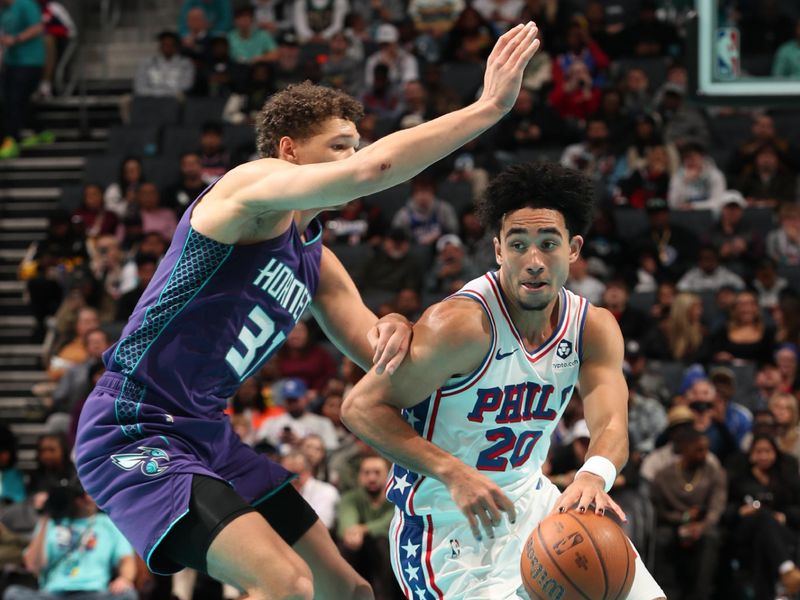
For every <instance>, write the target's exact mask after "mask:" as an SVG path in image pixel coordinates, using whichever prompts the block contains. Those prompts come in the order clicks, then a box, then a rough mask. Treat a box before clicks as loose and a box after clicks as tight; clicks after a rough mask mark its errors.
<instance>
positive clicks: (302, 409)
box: [256, 379, 338, 452]
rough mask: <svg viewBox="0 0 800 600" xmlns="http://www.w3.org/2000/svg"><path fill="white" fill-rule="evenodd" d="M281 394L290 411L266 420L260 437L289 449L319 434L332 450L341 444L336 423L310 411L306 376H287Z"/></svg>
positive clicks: (258, 435) (258, 437) (259, 438)
mask: <svg viewBox="0 0 800 600" xmlns="http://www.w3.org/2000/svg"><path fill="white" fill-rule="evenodd" d="M279 395H280V397H281V400H282V402H283V404H284V405H285V406H286V412H285V413H284V414H282V415H277V416H275V417H272V418H270V419H267V420H266V421H264V424H263V425H262V426H261V429H259V430H258V432H257V434H256V438H257V439H258V440H265V441H267V442H269V443H270V444H272V445H273V446H274V447H275V448H279V449H281V448H284V449H286V450H287V451H288V450H289V449H292V448H293V447H294V446H296V445H297V444H299V442H300V440H301V439H303V438H304V437H305V436H307V435H309V434H312V433H315V434H317V435H319V436H320V437H321V438H322V440H323V441H324V442H325V448H326V449H327V450H328V451H329V452H332V451H333V450H336V448H337V447H338V438H337V437H336V430H335V429H334V427H333V423H331V422H330V420H329V419H326V418H325V417H321V416H320V415H316V414H314V413H312V412H309V411H308V410H307V407H308V402H309V393H308V388H307V387H306V384H305V383H303V380H302V379H286V380H284V381H283V383H282V384H281V385H280V387H279Z"/></svg>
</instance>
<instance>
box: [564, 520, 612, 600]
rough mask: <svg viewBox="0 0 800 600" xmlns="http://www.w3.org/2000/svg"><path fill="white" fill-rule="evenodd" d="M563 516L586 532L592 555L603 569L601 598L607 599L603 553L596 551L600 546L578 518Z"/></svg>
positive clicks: (606, 578) (606, 580) (606, 572)
mask: <svg viewBox="0 0 800 600" xmlns="http://www.w3.org/2000/svg"><path fill="white" fill-rule="evenodd" d="M564 514H565V515H566V516H568V517H569V518H571V519H572V520H574V521H575V522H576V523H577V524H578V525H579V526H580V528H581V529H583V530H584V531H585V532H586V535H587V537H588V538H589V541H591V542H592V549H593V550H594V553H595V554H596V555H597V560H599V561H600V568H601V569H603V587H605V591H604V592H603V598H604V599H605V598H608V591H609V590H608V583H609V582H608V569H606V561H605V560H604V559H603V553H602V552H600V550H599V549H598V548H600V547H601V546H600V545H598V543H597V541H596V540H595V539H594V538H593V537H592V534H591V533H590V532H589V529H588V528H587V527H586V526H585V525H584V524H583V523H581V520H580V519H579V518H578V517H576V516H575V515H573V514H570V513H569V512H565V513H564Z"/></svg>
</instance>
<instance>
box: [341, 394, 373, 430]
mask: <svg viewBox="0 0 800 600" xmlns="http://www.w3.org/2000/svg"><path fill="white" fill-rule="evenodd" d="M367 404H368V402H367V398H366V396H365V395H364V393H363V392H362V391H361V390H358V389H357V388H356V389H353V390H352V391H351V392H350V393H349V394H348V395H347V397H346V398H345V399H344V402H342V412H341V419H342V423H344V425H345V427H347V428H348V429H349V430H350V431H352V432H353V433H354V434H356V435H357V436H359V437H362V435H363V433H364V432H365V427H368V426H369V409H368V406H367Z"/></svg>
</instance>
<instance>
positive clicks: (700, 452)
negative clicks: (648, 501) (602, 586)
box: [651, 430, 728, 600]
mask: <svg viewBox="0 0 800 600" xmlns="http://www.w3.org/2000/svg"><path fill="white" fill-rule="evenodd" d="M680 448H681V450H680V458H679V459H678V460H677V461H675V462H674V463H672V464H670V465H668V466H666V467H664V468H663V469H661V470H660V471H659V472H658V473H656V476H655V478H654V480H653V483H652V487H651V494H652V499H653V505H654V506H655V512H656V521H657V526H658V532H657V539H658V550H659V551H660V552H663V553H664V555H666V556H670V557H674V560H672V561H659V563H658V565H657V568H656V574H655V577H656V578H658V580H659V582H661V583H662V585H664V586H665V588H666V589H665V591H666V592H667V595H668V596H669V598H671V599H675V600H682V599H685V600H689V599H691V598H710V597H711V596H712V590H713V581H714V575H715V573H716V564H717V557H718V552H719V529H718V526H719V521H720V518H721V517H722V514H723V512H724V511H725V507H726V501H727V491H728V490H727V482H726V477H725V471H724V470H723V469H722V468H721V467H720V466H719V465H718V464H714V463H713V462H711V461H709V459H708V456H709V441H708V438H707V437H706V436H705V435H703V434H702V433H700V432H698V431H693V430H688V431H686V432H685V433H684V437H683V439H682V440H681V443H680ZM665 567H666V569H670V568H672V569H674V573H672V575H673V577H672V578H670V577H669V575H667V574H666V573H664V570H665ZM659 571H661V573H659ZM670 579H672V580H673V581H674V585H673V587H672V589H671V587H670V586H669V585H667V581H668V580H670ZM671 592H672V593H671Z"/></svg>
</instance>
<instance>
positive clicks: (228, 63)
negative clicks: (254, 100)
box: [191, 36, 248, 98]
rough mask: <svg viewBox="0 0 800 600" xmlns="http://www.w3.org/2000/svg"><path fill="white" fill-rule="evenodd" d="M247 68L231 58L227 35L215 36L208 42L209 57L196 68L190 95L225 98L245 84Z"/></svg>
mask: <svg viewBox="0 0 800 600" xmlns="http://www.w3.org/2000/svg"><path fill="white" fill-rule="evenodd" d="M247 74H248V68H247V67H246V66H245V65H242V64H239V63H237V62H235V61H234V60H233V58H232V57H231V52H230V43H229V42H228V38H227V37H222V36H215V37H213V38H211V41H210V42H209V57H208V61H207V62H206V63H203V64H202V65H200V67H199V68H198V69H197V72H196V74H195V78H194V85H193V86H192V90H191V95H192V96H202V97H208V98H225V97H227V96H228V95H230V94H232V93H233V92H234V90H238V89H240V88H241V87H243V86H245V85H246V83H245V82H246V80H247Z"/></svg>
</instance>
